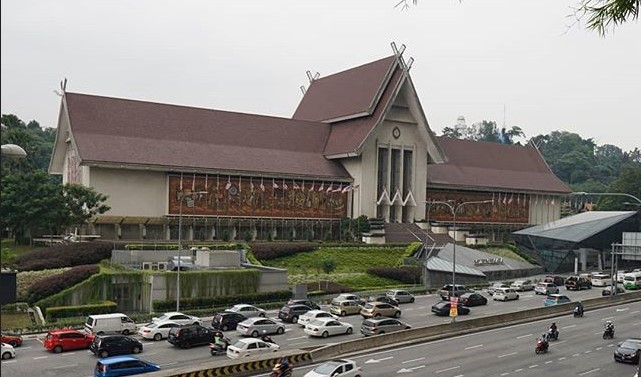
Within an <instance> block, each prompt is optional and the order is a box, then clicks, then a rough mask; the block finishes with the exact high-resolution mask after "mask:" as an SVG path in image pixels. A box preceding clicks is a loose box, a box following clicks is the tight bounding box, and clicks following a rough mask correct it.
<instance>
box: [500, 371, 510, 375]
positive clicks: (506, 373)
mask: <svg viewBox="0 0 641 377" xmlns="http://www.w3.org/2000/svg"><path fill="white" fill-rule="evenodd" d="M508 374H510V372H505V373H501V376H507V375H508Z"/></svg>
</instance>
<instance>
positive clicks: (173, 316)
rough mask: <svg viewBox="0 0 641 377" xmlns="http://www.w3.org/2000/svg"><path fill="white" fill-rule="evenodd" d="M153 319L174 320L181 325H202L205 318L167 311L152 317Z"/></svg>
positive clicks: (160, 320)
mask: <svg viewBox="0 0 641 377" xmlns="http://www.w3.org/2000/svg"><path fill="white" fill-rule="evenodd" d="M151 321H152V322H164V321H172V322H176V323H178V324H179V325H200V324H201V323H203V320H202V319H200V318H198V317H194V316H191V315H187V314H183V313H180V312H169V313H165V314H163V315H162V316H160V317H154V318H152V319H151Z"/></svg>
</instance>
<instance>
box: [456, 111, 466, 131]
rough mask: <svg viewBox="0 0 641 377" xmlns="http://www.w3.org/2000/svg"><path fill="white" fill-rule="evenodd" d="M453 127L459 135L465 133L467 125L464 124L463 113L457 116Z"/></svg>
mask: <svg viewBox="0 0 641 377" xmlns="http://www.w3.org/2000/svg"><path fill="white" fill-rule="evenodd" d="M454 129H455V130H456V132H458V133H459V134H460V135H461V136H465V135H466V134H467V125H466V124H465V117H464V116H463V115H459V117H458V118H456V124H455V125H454Z"/></svg>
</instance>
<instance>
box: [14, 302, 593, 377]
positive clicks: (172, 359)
mask: <svg viewBox="0 0 641 377" xmlns="http://www.w3.org/2000/svg"><path fill="white" fill-rule="evenodd" d="M600 292H601V291H600V290H599V289H592V290H585V291H579V292H568V296H569V297H571V298H572V299H573V300H580V299H586V298H589V297H597V296H600ZM486 297H490V298H491V296H487V295H486ZM543 299H544V296H540V295H534V293H533V292H524V293H522V294H521V298H520V299H519V300H517V301H510V302H505V303H504V302H493V301H491V300H490V302H489V304H488V305H486V306H480V307H473V308H472V314H471V315H469V316H461V317H459V319H458V320H459V321H463V320H467V319H471V318H476V317H478V316H483V315H492V314H498V313H504V312H514V311H520V310H525V309H528V308H538V307H541V306H542V305H543V303H542V301H543ZM438 301H439V298H438V296H437V295H425V296H419V297H417V300H416V302H415V303H414V304H404V305H401V309H402V311H403V315H402V317H401V319H402V320H404V321H406V322H408V323H409V324H411V325H413V326H425V325H431V324H438V323H449V322H450V321H451V319H450V318H449V317H437V316H435V315H433V314H432V313H431V306H432V305H433V304H434V303H436V302H438ZM325 308H326V307H325ZM268 315H269V316H270V317H275V316H276V312H275V311H269V312H268ZM206 319H207V322H206V323H210V321H211V318H206ZM343 320H345V321H346V322H349V323H351V324H352V325H354V332H355V333H354V334H352V335H342V336H336V337H330V338H328V339H318V338H309V337H307V336H306V335H305V334H304V333H303V331H302V328H301V327H300V326H298V325H295V324H286V332H285V334H283V335H278V336H273V339H274V340H275V341H276V342H277V343H278V344H279V345H281V347H283V348H284V349H294V348H301V347H310V346H320V345H324V344H328V343H337V342H343V341H345V340H349V339H358V338H360V337H361V335H360V333H359V329H360V323H361V322H362V320H363V319H362V317H361V316H348V317H345V318H343ZM227 336H230V337H231V338H232V339H236V338H238V336H237V335H236V333H235V331H230V332H228V333H227ZM143 347H144V351H143V353H142V354H141V355H140V357H141V358H143V359H146V360H149V361H152V362H155V363H158V364H160V365H161V366H162V367H163V368H177V367H182V366H189V365H197V364H199V363H202V362H210V361H212V360H214V358H213V357H212V356H211V355H209V353H208V349H207V347H194V348H192V349H189V350H182V349H178V348H176V347H174V346H172V345H171V344H169V343H167V342H166V341H160V342H153V341H143ZM16 352H17V357H16V359H14V360H9V361H2V375H3V376H6V377H13V376H16V377H17V376H25V375H29V376H43V377H48V376H56V377H77V376H80V377H85V376H89V375H91V371H92V370H93V368H94V366H95V363H96V358H95V357H94V356H93V355H92V354H91V353H90V352H89V351H87V350H81V351H72V352H65V353H62V354H53V353H49V352H47V351H45V350H44V348H43V347H42V345H41V344H40V343H39V342H38V341H37V340H26V341H25V344H24V346H23V347H20V348H17V349H16ZM222 357H224V356H219V358H222Z"/></svg>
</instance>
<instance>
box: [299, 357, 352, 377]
mask: <svg viewBox="0 0 641 377" xmlns="http://www.w3.org/2000/svg"><path fill="white" fill-rule="evenodd" d="M362 375H363V370H362V369H361V367H359V366H358V365H356V363H355V362H354V361H352V360H349V359H336V360H329V361H326V362H324V363H322V364H321V365H319V366H317V367H316V368H314V369H312V370H310V371H309V372H307V373H306V374H305V376H304V377H360V376H362Z"/></svg>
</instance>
